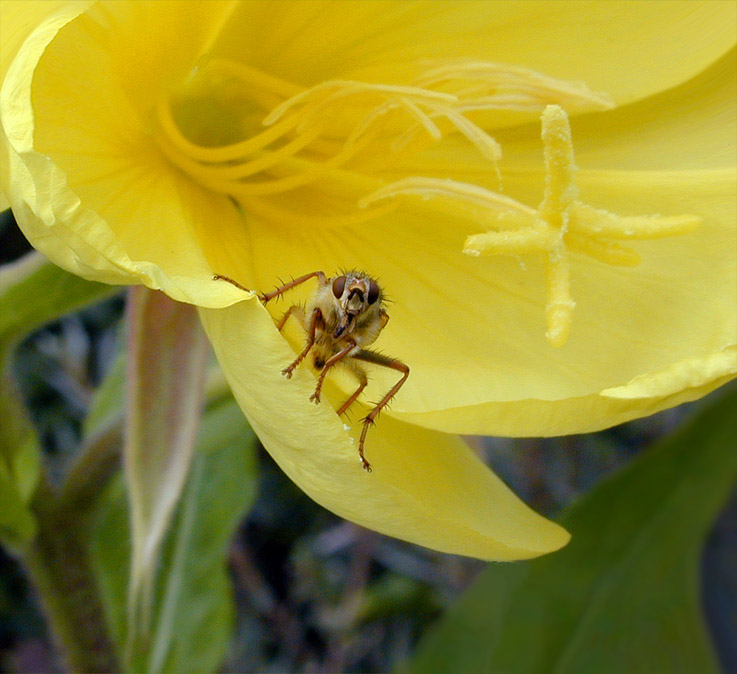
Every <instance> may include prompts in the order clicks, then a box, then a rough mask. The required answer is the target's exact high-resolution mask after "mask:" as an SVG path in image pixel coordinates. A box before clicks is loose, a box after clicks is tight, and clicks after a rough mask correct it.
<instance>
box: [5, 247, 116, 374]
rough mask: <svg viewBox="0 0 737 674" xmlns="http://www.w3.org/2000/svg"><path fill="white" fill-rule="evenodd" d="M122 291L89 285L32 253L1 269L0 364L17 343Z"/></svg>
mask: <svg viewBox="0 0 737 674" xmlns="http://www.w3.org/2000/svg"><path fill="white" fill-rule="evenodd" d="M116 292H120V289H119V288H117V287H115V286H109V285H106V284H103V283H95V282H93V281H87V280H85V279H83V278H80V277H79V276H75V275H74V274H70V273H69V272H66V271H64V270H63V269H61V268H60V267H57V266H56V265H54V264H51V263H50V262H49V261H48V260H47V259H46V258H45V257H43V256H42V255H41V254H40V253H35V252H34V253H29V254H28V255H26V256H25V257H23V258H21V259H20V260H18V261H16V262H12V263H10V264H6V265H3V266H2V267H0V361H2V360H4V359H5V358H7V354H8V352H9V350H10V349H11V348H12V347H13V346H14V345H15V343H16V342H17V341H18V340H20V339H21V338H23V337H24V336H25V335H27V334H29V333H30V332H32V331H33V330H35V329H36V328H38V327H40V326H41V325H43V324H44V323H48V322H49V321H52V320H54V319H56V318H59V317H60V316H63V315H64V314H68V313H70V312H72V311H75V310H77V309H80V308H81V307H83V306H86V305H88V304H92V303H93V302H97V301H99V300H102V299H104V298H106V297H110V296H111V295H113V294H115V293H116Z"/></svg>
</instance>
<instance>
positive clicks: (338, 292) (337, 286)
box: [333, 276, 345, 299]
mask: <svg viewBox="0 0 737 674" xmlns="http://www.w3.org/2000/svg"><path fill="white" fill-rule="evenodd" d="M344 290H345V276H338V278H336V279H335V281H333V295H335V297H336V298H338V299H340V298H341V297H342V296H343V291H344Z"/></svg>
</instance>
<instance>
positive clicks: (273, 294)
mask: <svg viewBox="0 0 737 674" xmlns="http://www.w3.org/2000/svg"><path fill="white" fill-rule="evenodd" d="M315 276H317V279H318V280H319V281H320V284H321V285H325V284H326V283H327V281H328V279H327V277H326V276H325V274H323V273H322V272H321V271H313V272H311V273H309V274H305V275H304V276H300V277H299V278H295V279H292V280H291V281H289V283H285V284H284V285H281V286H279V287H278V288H275V289H274V290H272V291H271V292H270V293H264V294H263V295H260V298H261V301H262V302H263V303H264V304H266V303H267V302H269V301H270V300H273V299H274V298H275V297H277V296H279V295H282V294H283V293H285V292H287V290H291V289H292V288H294V287H296V286H298V285H300V284H301V283H304V282H305V281H309V280H310V279H311V278H314V277H315ZM221 278H223V277H221Z"/></svg>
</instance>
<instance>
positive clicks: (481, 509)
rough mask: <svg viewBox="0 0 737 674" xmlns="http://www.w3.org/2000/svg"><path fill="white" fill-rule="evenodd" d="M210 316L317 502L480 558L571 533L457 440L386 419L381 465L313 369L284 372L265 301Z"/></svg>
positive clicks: (255, 406) (265, 435) (215, 340)
mask: <svg viewBox="0 0 737 674" xmlns="http://www.w3.org/2000/svg"><path fill="white" fill-rule="evenodd" d="M200 314H201V317H202V320H203V324H204V326H205V329H206V331H207V333H208V336H209V338H210V341H211V342H212V344H213V347H214V348H215V352H216V355H217V357H218V360H219V362H220V364H221V366H222V368H223V371H224V372H225V375H226V377H227V379H228V381H229V383H230V386H231V388H232V390H233V392H234V394H235V397H236V399H237V400H238V402H239V404H240V405H241V407H242V409H243V411H244V412H245V414H246V416H247V417H248V419H249V422H250V423H251V425H252V427H253V429H254V430H255V431H256V432H257V433H258V436H259V438H260V439H261V441H262V442H263V443H264V446H265V447H266V448H267V449H268V450H269V452H270V453H271V454H272V456H273V457H274V458H275V460H276V461H277V463H279V465H280V466H281V467H282V469H283V470H284V472H285V473H287V475H289V476H290V477H291V478H292V479H293V480H294V481H295V482H296V483H297V484H298V485H299V486H300V488H302V489H303V490H304V491H305V492H306V493H307V494H309V495H310V496H311V497H312V498H313V499H315V500H316V501H317V502H318V503H320V504H321V505H323V506H325V507H326V508H328V509H330V510H332V511H333V512H335V513H337V514H338V515H340V516H342V517H345V518H346V519H349V520H351V521H353V522H356V523H358V524H361V525H362V526H367V527H370V528H372V529H375V530H377V531H380V532H382V533H385V534H388V535H391V536H396V537H398V538H402V539H405V540H408V541H411V542H413V543H418V544H420V545H424V546H427V547H430V548H434V549H436V550H440V551H443V552H451V553H456V554H462V555H470V556H473V557H479V558H481V559H489V560H491V559H495V560H509V559H524V558H529V557H535V556H537V555H540V554H543V553H545V552H550V551H552V550H555V549H558V548H559V547H561V546H563V545H565V543H566V542H567V540H568V534H567V533H566V532H565V531H564V530H563V529H561V528H560V527H559V526H558V525H557V524H554V523H552V522H549V521H547V520H545V519H544V518H542V517H540V516H539V515H536V514H535V513H534V512H532V511H531V510H530V509H529V508H527V506H525V505H524V504H523V503H522V502H521V501H519V500H518V499H517V497H516V496H514V494H512V492H511V491H510V490H509V489H508V488H507V487H506V486H505V485H504V484H503V483H502V482H501V480H499V478H497V477H496V476H495V475H494V474H493V473H491V472H490V471H489V470H488V468H487V467H486V466H485V465H484V464H483V463H482V462H481V461H480V460H479V459H478V458H477V457H476V456H475V455H474V454H473V452H472V451H471V450H470V449H469V448H468V447H467V446H466V445H465V444H464V443H462V442H461V441H460V440H459V439H457V438H455V437H452V436H446V435H444V434H439V433H435V432H431V431H426V430H422V429H419V428H416V427H412V426H408V425H406V424H403V423H401V422H398V421H395V420H393V419H391V418H388V417H386V418H381V419H379V421H378V422H377V425H376V427H375V428H373V429H372V430H371V431H370V433H369V437H368V441H367V453H368V454H369V455H370V460H371V462H372V465H373V472H372V473H371V474H369V473H366V472H365V471H364V470H363V469H362V468H361V464H360V462H359V459H358V454H357V451H356V445H355V444H354V443H355V438H356V432H357V431H360V424H357V425H356V428H354V429H352V430H351V433H349V432H347V431H346V430H345V427H344V426H343V423H342V422H341V420H340V419H339V418H338V417H337V416H336V414H335V412H334V411H333V409H332V408H331V407H330V406H329V405H328V404H327V403H325V402H323V403H322V404H320V405H317V406H315V405H313V404H312V403H310V402H309V396H310V394H311V393H312V391H313V389H314V387H315V379H314V377H313V376H312V374H311V373H310V372H309V371H308V370H306V369H304V368H298V369H297V370H296V372H295V375H294V377H293V378H292V379H291V380H286V379H284V377H282V376H281V374H280V371H281V370H282V369H283V368H284V367H285V366H286V365H288V364H289V362H290V360H292V359H293V352H292V351H291V349H290V348H289V347H288V346H287V344H286V343H285V342H284V340H283V339H282V338H281V336H280V335H279V333H278V332H277V330H276V328H275V327H274V324H273V322H272V319H271V317H270V316H269V314H268V312H266V311H265V310H264V309H263V308H262V307H261V305H260V303H259V302H257V301H245V302H242V303H240V304H236V305H234V306H232V307H229V308H227V309H202V310H201V311H200Z"/></svg>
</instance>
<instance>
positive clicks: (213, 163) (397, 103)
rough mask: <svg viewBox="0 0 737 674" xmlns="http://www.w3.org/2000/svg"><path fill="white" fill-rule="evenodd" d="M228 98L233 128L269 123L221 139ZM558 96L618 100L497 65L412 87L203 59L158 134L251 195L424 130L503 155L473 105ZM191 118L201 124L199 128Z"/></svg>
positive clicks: (394, 146)
mask: <svg viewBox="0 0 737 674" xmlns="http://www.w3.org/2000/svg"><path fill="white" fill-rule="evenodd" d="M409 66H410V67H411V68H412V69H415V70H416V69H417V68H418V67H419V68H420V69H421V70H423V67H422V66H421V65H419V64H414V65H412V64H409ZM219 92H220V93H219ZM218 96H220V99H219V105H220V106H221V107H223V106H224V107H225V108H226V109H227V108H228V106H231V107H232V108H233V110H234V112H235V115H230V116H228V118H227V121H228V127H227V129H228V132H227V133H229V134H230V135H231V136H232V135H233V134H236V136H237V135H238V115H239V114H241V111H242V110H246V111H248V114H249V115H250V116H251V117H252V118H258V113H259V111H261V119H262V120H263V121H262V125H263V126H262V128H261V129H258V128H255V127H254V126H253V122H252V121H250V122H247V121H246V120H245V118H244V120H243V125H244V126H243V127H242V129H241V134H242V135H243V137H242V138H237V137H236V138H235V139H234V140H233V142H225V143H222V142H219V140H218V138H219V137H218V135H217V133H212V131H211V130H213V129H215V130H217V129H218V123H217V122H218V120H217V119H214V121H213V123H212V124H210V125H209V126H207V125H205V126H204V127H202V125H203V124H204V122H202V121H200V120H199V117H198V115H200V116H202V115H204V116H205V117H206V116H207V115H208V114H210V115H214V114H215V113H213V112H212V111H213V110H215V111H216V110H218V109H219V108H218V106H217V105H215V106H213V105H210V104H208V97H215V99H217V97H218ZM551 100H561V101H567V102H569V103H571V105H573V106H580V107H582V108H585V109H596V108H602V107H608V106H609V105H610V102H609V101H608V100H606V99H604V98H603V97H601V96H600V95H599V94H595V93H593V92H590V91H589V90H588V89H586V88H585V87H584V86H582V85H576V84H571V83H568V82H563V81H560V80H553V79H551V78H547V77H546V76H544V75H541V74H539V73H535V72H533V71H530V70H526V69H523V68H515V67H509V66H499V65H496V64H491V63H482V62H463V61H459V62H455V63H453V64H448V63H445V64H438V63H434V64H426V65H425V66H424V72H423V74H422V75H420V76H419V77H417V78H416V79H415V80H414V81H410V82H408V83H407V84H406V85H398V84H382V83H376V82H360V81H354V80H333V81H328V82H322V83H320V84H317V85H316V86H313V87H311V88H308V89H302V88H301V87H299V86H298V85H296V84H293V83H291V82H287V81H284V80H281V79H279V78H277V77H273V76H271V75H268V74H267V73H264V72H261V71H259V70H258V69H256V68H253V67H251V66H248V65H245V64H239V63H234V62H230V61H225V60H218V59H203V61H202V63H201V64H200V65H198V67H197V68H196V69H195V70H194V71H193V72H192V73H191V76H190V77H189V78H188V79H187V81H186V82H184V83H183V85H182V87H181V88H180V89H178V90H177V91H176V92H173V94H172V95H171V96H170V97H168V98H165V99H162V100H160V101H159V103H158V105H157V107H156V119H157V122H158V133H157V134H156V141H157V143H158V144H159V146H160V147H161V149H162V151H163V152H164V154H165V155H166V157H167V158H168V159H169V160H170V161H171V162H172V163H173V164H175V165H176V166H178V167H179V168H180V169H181V170H182V171H183V172H184V173H186V174H187V175H189V176H190V177H191V178H192V179H193V180H195V181H196V182H198V183H199V184H201V185H203V186H204V187H206V188H207V189H210V190H212V191H215V192H220V193H223V194H228V195H230V196H232V197H233V198H235V199H237V200H239V201H241V202H243V201H245V200H248V199H250V198H253V197H256V196H261V197H263V196H268V195H273V194H278V193H280V192H284V191H289V190H294V189H297V188H300V187H304V186H306V185H308V184H310V183H312V182H314V181H317V180H321V181H325V180H333V179H335V178H336V177H338V179H339V180H341V181H345V180H346V177H347V176H348V175H349V174H350V169H349V168H347V167H348V166H349V165H355V164H352V162H354V160H355V161H364V162H365V161H366V160H367V159H368V160H369V161H370V162H373V163H376V161H377V158H378V160H379V161H381V160H382V158H383V160H384V162H385V163H390V161H391V155H392V153H396V152H399V151H400V150H405V148H406V147H407V145H408V144H409V142H410V141H411V140H413V139H414V138H415V137H416V136H417V135H418V132H420V131H421V132H422V134H423V135H424V136H425V142H427V141H429V142H440V141H441V140H442V139H443V137H444V135H446V134H447V133H450V132H456V133H459V134H461V135H462V136H464V137H465V138H466V139H467V140H468V141H469V142H470V143H471V144H472V145H473V146H475V147H476V148H477V150H478V151H479V152H480V154H481V155H482V156H483V157H485V158H486V159H487V160H489V161H491V162H496V161H497V160H498V159H499V158H500V157H501V148H500V146H499V144H498V143H497V141H496V140H494V139H493V138H492V137H491V136H490V135H489V134H488V133H487V132H486V131H485V130H484V129H482V128H481V127H480V126H478V125H477V124H476V123H474V122H473V121H472V120H471V119H469V118H468V117H467V116H466V115H467V113H468V112H470V111H473V110H498V109H500V108H505V109H510V110H527V109H541V107H542V105H543V104H544V103H545V102H550V101H551ZM234 101H235V102H234ZM198 106H199V107H198ZM203 110H204V113H203V112H202V111H203ZM192 111H194V112H192ZM208 111H209V112H208ZM441 120H442V121H444V122H446V123H445V124H443V125H442V126H441V125H440V123H439V122H440V121H441ZM191 123H194V124H195V125H197V124H199V125H200V127H201V128H200V130H199V131H198V130H196V129H195V130H194V131H193V130H192V129H190V128H189V127H188V125H190V124H191ZM248 124H250V125H251V127H252V128H251V129H249V128H248ZM264 127H265V128H264ZM249 130H252V131H253V133H249ZM227 133H226V136H227ZM201 139H202V140H201ZM369 146H370V147H371V149H372V152H371V155H370V156H369V157H366V156H365V155H363V153H364V151H365V149H366V148H367V147H369ZM413 148H414V146H413ZM359 182H360V179H359V178H358V176H357V181H356V184H358V183H359ZM361 217H365V214H363V215H362V216H361Z"/></svg>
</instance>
